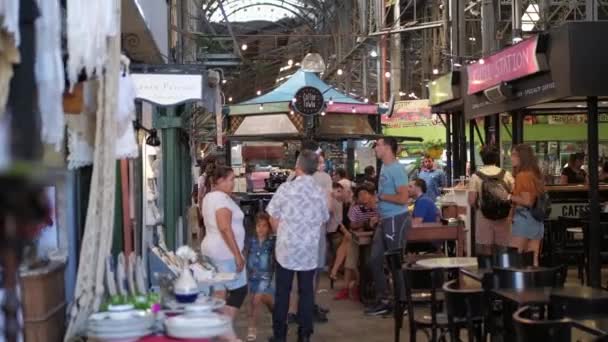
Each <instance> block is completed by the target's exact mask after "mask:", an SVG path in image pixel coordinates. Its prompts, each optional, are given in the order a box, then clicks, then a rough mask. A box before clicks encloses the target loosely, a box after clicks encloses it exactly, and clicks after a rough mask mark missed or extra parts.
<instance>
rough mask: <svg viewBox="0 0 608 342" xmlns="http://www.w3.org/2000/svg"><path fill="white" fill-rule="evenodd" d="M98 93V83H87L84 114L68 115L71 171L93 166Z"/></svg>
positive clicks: (69, 166)
mask: <svg viewBox="0 0 608 342" xmlns="http://www.w3.org/2000/svg"><path fill="white" fill-rule="evenodd" d="M97 92H98V90H97V82H94V81H91V82H86V83H85V84H84V86H83V101H84V106H83V111H82V113H81V114H78V115H66V123H67V126H68V130H67V131H68V169H70V170H74V169H77V168H81V167H83V166H87V165H91V164H93V150H94V148H93V146H94V143H95V113H96V112H97Z"/></svg>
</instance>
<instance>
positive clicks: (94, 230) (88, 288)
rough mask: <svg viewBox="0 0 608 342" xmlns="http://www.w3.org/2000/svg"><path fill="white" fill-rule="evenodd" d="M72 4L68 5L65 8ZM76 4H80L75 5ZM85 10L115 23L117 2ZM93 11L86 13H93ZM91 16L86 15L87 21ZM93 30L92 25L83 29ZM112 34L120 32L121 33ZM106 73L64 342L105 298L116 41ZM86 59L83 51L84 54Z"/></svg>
mask: <svg viewBox="0 0 608 342" xmlns="http://www.w3.org/2000/svg"><path fill="white" fill-rule="evenodd" d="M70 2H74V1H72V0H68V4H69V3H70ZM78 2H79V3H80V1H78ZM82 2H83V3H84V2H86V3H87V4H91V5H92V4H94V3H98V2H107V3H110V4H111V5H109V6H110V7H111V8H112V10H113V11H115V12H116V14H115V15H116V16H118V17H120V2H119V1H118V0H97V1H91V0H88V1H82ZM96 7H98V6H91V7H89V8H87V11H91V13H95V11H94V9H95V8H96ZM89 16H90V15H89ZM88 24H89V25H91V27H94V26H93V24H94V23H88ZM118 25H119V23H117V28H118V30H120V27H119V26H118ZM101 52H102V53H103V55H104V56H107V63H106V64H105V66H104V67H105V68H104V70H105V73H104V74H103V76H100V77H99V83H100V86H99V91H98V110H97V116H96V132H95V152H94V163H93V175H92V177H91V190H90V198H89V207H88V209H87V218H86V222H85V230H84V238H83V241H82V247H81V254H80V263H79V266H78V275H77V279H76V289H75V294H74V302H73V304H72V307H71V309H70V318H69V325H68V330H67V332H66V335H65V339H64V340H65V341H71V340H73V339H74V338H75V337H76V336H77V335H78V334H81V333H83V332H84V329H85V327H86V321H87V319H88V317H89V315H90V314H91V313H93V312H95V311H96V310H98V309H99V306H100V305H101V300H102V297H103V294H104V272H105V260H106V257H107V256H109V255H110V250H111V245H112V235H113V228H114V206H115V195H116V193H115V189H116V188H115V186H116V157H115V150H114V149H115V141H116V119H115V115H116V108H117V99H118V88H119V77H120V61H119V60H120V36H118V35H114V36H111V37H109V39H108V45H107V50H103V51H101ZM86 53H88V51H87V52H86Z"/></svg>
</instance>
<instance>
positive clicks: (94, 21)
mask: <svg viewBox="0 0 608 342" xmlns="http://www.w3.org/2000/svg"><path fill="white" fill-rule="evenodd" d="M115 4H116V0H67V11H68V15H67V17H68V19H67V36H68V78H69V81H70V86H71V87H73V86H74V85H75V84H76V82H77V80H78V75H79V74H80V73H81V71H82V70H83V69H84V71H85V72H86V73H87V75H89V76H90V75H92V74H93V73H94V72H97V74H100V73H101V72H100V71H101V70H102V69H103V66H104V65H105V64H106V56H107V54H106V53H107V38H108V37H112V36H115V35H117V34H118V33H119V32H120V22H119V18H120V16H119V15H118V14H117V13H116V11H114V6H115Z"/></svg>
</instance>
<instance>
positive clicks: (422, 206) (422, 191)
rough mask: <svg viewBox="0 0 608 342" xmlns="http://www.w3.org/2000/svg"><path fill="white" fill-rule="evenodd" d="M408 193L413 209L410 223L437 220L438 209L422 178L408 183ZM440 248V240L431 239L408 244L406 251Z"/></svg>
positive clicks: (424, 250) (435, 249)
mask: <svg viewBox="0 0 608 342" xmlns="http://www.w3.org/2000/svg"><path fill="white" fill-rule="evenodd" d="M407 190H408V193H409V195H410V198H411V199H412V200H413V201H414V209H413V210H412V224H414V225H415V224H420V223H433V222H438V221H439V209H437V206H436V205H435V202H433V200H432V199H431V198H430V197H429V196H428V195H427V194H426V192H427V188H426V182H425V181H424V180H423V179H420V178H417V179H414V180H412V181H411V182H410V184H409V185H408V189H407ZM440 249H441V241H433V242H432V243H431V244H429V243H412V244H408V246H407V251H408V252H418V253H419V252H426V251H437V250H440Z"/></svg>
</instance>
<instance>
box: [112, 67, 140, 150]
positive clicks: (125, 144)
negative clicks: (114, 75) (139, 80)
mask: <svg viewBox="0 0 608 342" xmlns="http://www.w3.org/2000/svg"><path fill="white" fill-rule="evenodd" d="M135 97H136V93H135V86H134V85H133V80H132V79H131V76H130V75H129V74H126V75H121V77H120V81H119V84H118V106H117V109H116V128H117V129H118V134H117V137H118V139H117V140H116V148H115V151H116V159H128V158H137V156H138V155H139V147H138V146H137V141H136V139H135V129H134V128H133V121H134V120H135Z"/></svg>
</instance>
